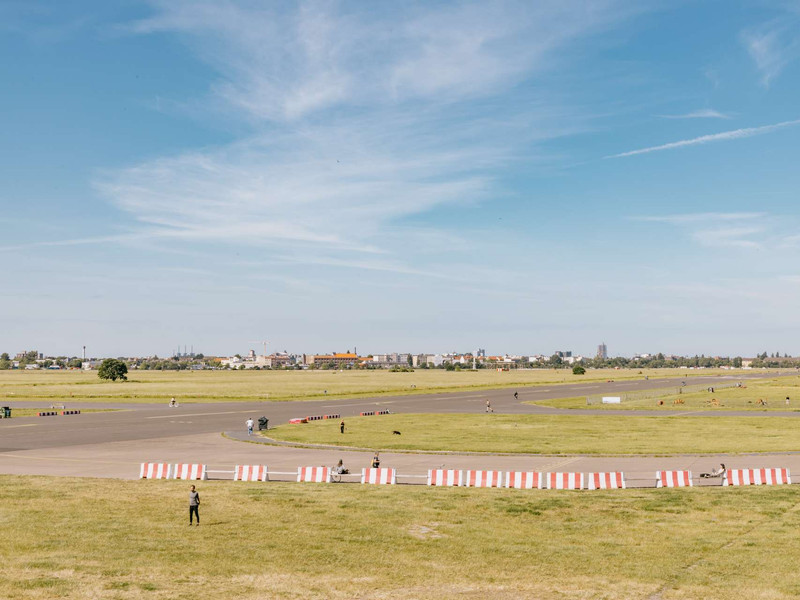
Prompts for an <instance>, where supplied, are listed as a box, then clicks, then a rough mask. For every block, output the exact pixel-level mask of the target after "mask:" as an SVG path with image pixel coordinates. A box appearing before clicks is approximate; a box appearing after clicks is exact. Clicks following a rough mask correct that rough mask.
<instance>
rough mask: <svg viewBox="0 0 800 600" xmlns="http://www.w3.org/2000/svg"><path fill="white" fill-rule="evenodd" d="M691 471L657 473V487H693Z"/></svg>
mask: <svg viewBox="0 0 800 600" xmlns="http://www.w3.org/2000/svg"><path fill="white" fill-rule="evenodd" d="M692 485H693V484H692V472H691V471H656V487H657V488H660V487H670V488H674V487H692Z"/></svg>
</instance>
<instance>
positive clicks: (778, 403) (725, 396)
mask: <svg viewBox="0 0 800 600" xmlns="http://www.w3.org/2000/svg"><path fill="white" fill-rule="evenodd" d="M697 387H698V386H687V387H686V388H682V387H681V386H679V385H678V386H674V385H673V386H672V387H665V388H664V389H660V390H642V391H634V392H624V393H619V394H616V393H615V394H608V395H610V396H611V395H616V396H619V397H620V398H621V399H622V402H621V403H620V404H602V403H601V402H600V397H599V396H597V397H590V401H591V402H592V404H591V405H589V404H587V397H586V396H580V397H572V398H553V399H548V400H537V401H532V402H528V403H527V404H535V405H539V406H551V407H553V408H591V409H594V410H608V411H614V410H633V409H637V410H638V409H648V410H711V411H719V412H724V411H731V410H737V411H738V410H748V411H755V412H758V411H776V410H778V411H792V412H796V411H800V377H798V376H796V375H792V376H788V377H776V378H774V379H765V380H761V381H752V380H751V381H746V382H744V385H743V387H735V386H734V387H716V388H714V391H713V392H709V391H707V390H706V388H702V389H699V390H698V389H697ZM787 396H788V397H789V404H787V403H786V397H787ZM759 400H763V401H764V402H765V404H762V403H760V402H759ZM676 401H677V402H676ZM659 402H661V404H659Z"/></svg>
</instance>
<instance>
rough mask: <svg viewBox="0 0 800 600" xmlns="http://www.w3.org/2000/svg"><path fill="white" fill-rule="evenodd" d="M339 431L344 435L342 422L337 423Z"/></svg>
mask: <svg viewBox="0 0 800 600" xmlns="http://www.w3.org/2000/svg"><path fill="white" fill-rule="evenodd" d="M339 431H341V432H342V433H344V421H342V422H341V423H339Z"/></svg>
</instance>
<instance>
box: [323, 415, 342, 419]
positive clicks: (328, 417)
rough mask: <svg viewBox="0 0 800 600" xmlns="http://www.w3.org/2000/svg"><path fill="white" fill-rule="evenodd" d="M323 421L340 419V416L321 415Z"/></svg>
mask: <svg viewBox="0 0 800 600" xmlns="http://www.w3.org/2000/svg"><path fill="white" fill-rule="evenodd" d="M322 418H323V419H341V418H342V415H323V417H322Z"/></svg>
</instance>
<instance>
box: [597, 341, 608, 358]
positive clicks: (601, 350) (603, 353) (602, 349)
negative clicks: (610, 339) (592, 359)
mask: <svg viewBox="0 0 800 600" xmlns="http://www.w3.org/2000/svg"><path fill="white" fill-rule="evenodd" d="M597 358H601V359H603V360H605V359H607V358H608V348H606V343H605V342H603V343H602V344H600V345H599V346H597Z"/></svg>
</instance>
